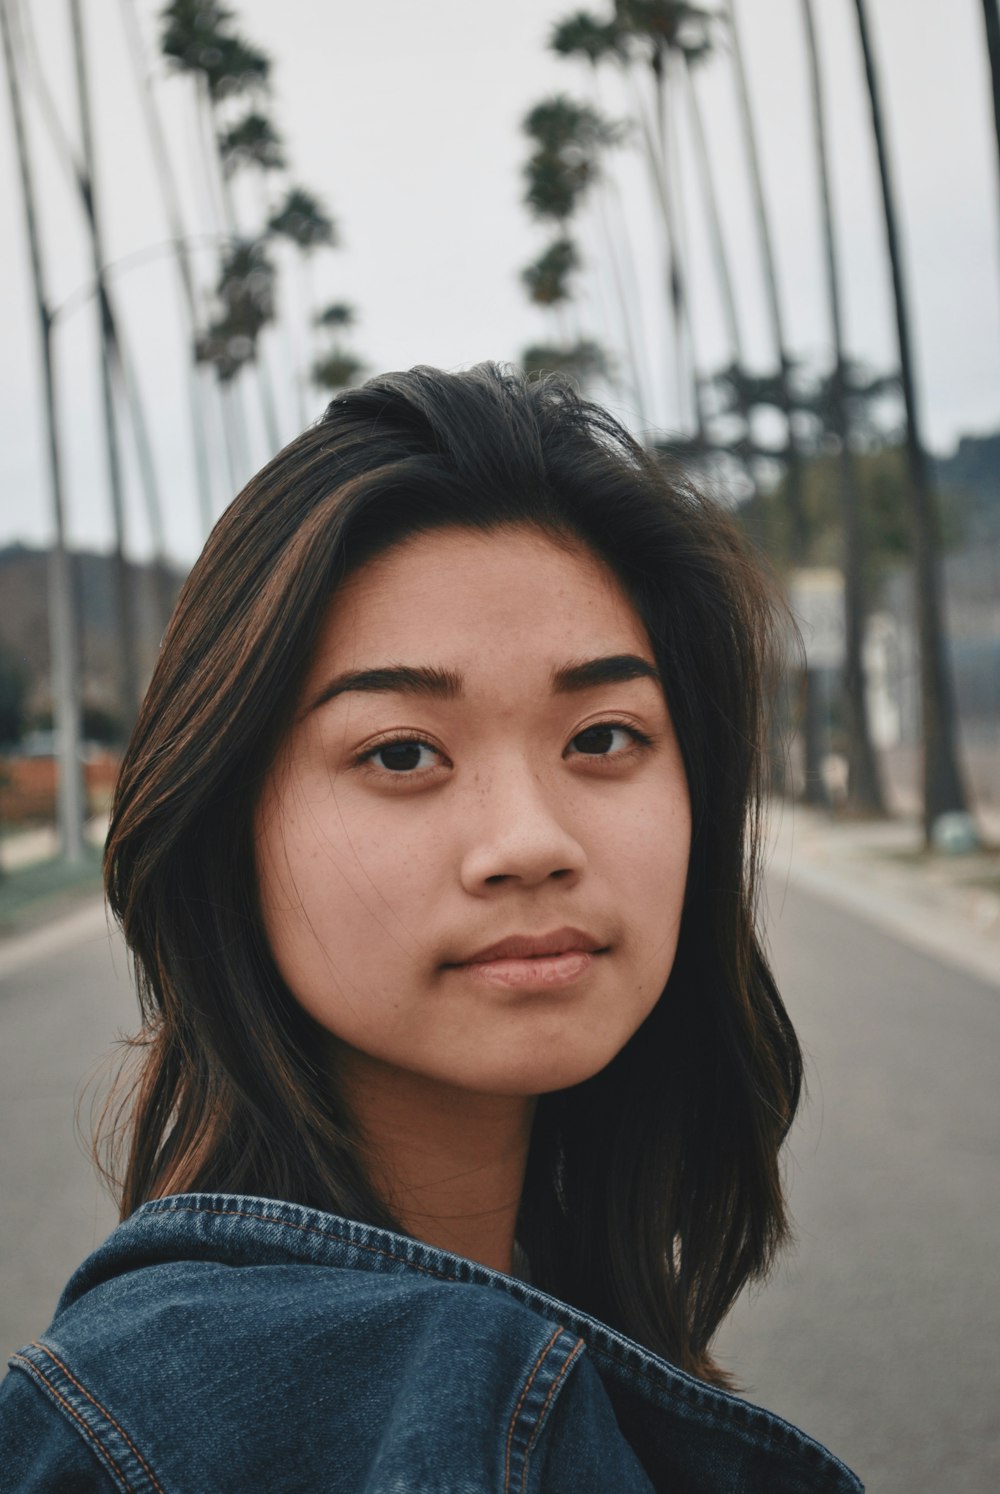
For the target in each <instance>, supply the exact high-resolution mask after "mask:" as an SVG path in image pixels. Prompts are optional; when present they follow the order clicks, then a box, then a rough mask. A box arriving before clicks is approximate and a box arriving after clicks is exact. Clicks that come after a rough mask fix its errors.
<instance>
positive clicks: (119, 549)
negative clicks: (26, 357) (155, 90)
mask: <svg viewBox="0 0 1000 1494" xmlns="http://www.w3.org/2000/svg"><path fill="white" fill-rule="evenodd" d="M69 13H70V25H71V29H72V33H73V54H74V60H75V65H76V81H77V94H78V103H79V108H80V131H81V140H82V146H83V178H82V189H83V195H84V205H85V208H86V217H87V224H88V227H89V229H90V247H91V258H92V263H93V267H94V284H95V285H96V287H97V292H98V304H99V312H100V333H101V338H100V349H101V357H100V368H101V402H102V408H103V412H104V436H105V449H106V453H107V462H108V484H109V490H110V496H111V513H112V521H113V524H114V534H115V549H114V578H115V604H116V609H117V614H118V617H117V624H118V635H119V637H118V644H119V649H120V656H119V669H120V673H119V681H120V683H119V689H120V699H121V713H122V719H123V720H124V721H125V722H126V724H127V726H128V728H129V729H131V726H132V723H133V722H134V721H135V719H136V717H137V716H138V714H139V704H140V687H139V669H138V662H137V658H136V639H137V631H136V624H135V608H134V606H133V597H132V592H131V587H130V583H129V575H128V563H127V561H126V557H125V496H124V487H123V483H122V471H121V454H120V451H119V446H118V429H117V420H116V416H115V404H114V391H113V389H112V383H111V352H110V348H111V343H112V341H113V338H114V329H113V325H112V319H111V312H110V305H109V301H108V295H107V288H106V284H105V276H104V249H103V245H102V241H101V229H100V220H99V217H98V213H97V203H96V200H95V194H94V145H93V135H92V131H91V120H90V92H89V87H88V82H87V61H86V55H85V46H84V36H83V23H82V18H81V14H80V0H69Z"/></svg>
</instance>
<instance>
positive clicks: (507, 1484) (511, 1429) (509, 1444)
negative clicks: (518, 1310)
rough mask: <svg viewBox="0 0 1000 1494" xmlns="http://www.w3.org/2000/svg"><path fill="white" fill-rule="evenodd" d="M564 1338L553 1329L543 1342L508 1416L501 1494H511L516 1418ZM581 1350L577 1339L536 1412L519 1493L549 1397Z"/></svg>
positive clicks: (560, 1331) (523, 1455)
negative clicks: (543, 1368)
mask: <svg viewBox="0 0 1000 1494" xmlns="http://www.w3.org/2000/svg"><path fill="white" fill-rule="evenodd" d="M565 1334H566V1330H565V1329H564V1328H556V1330H555V1331H554V1333H553V1334H552V1335H551V1337H550V1338H549V1339H548V1341H547V1342H546V1344H545V1345H544V1347H543V1348H542V1349H541V1351H540V1352H539V1354H538V1357H537V1359H536V1360H535V1362H534V1364H533V1365H532V1367H531V1372H530V1373H529V1375H528V1378H527V1380H526V1381H525V1382H524V1386H523V1387H522V1390H521V1394H520V1395H519V1397H518V1400H517V1405H516V1406H515V1407H514V1410H513V1412H512V1414H511V1418H510V1423H509V1425H508V1427H507V1439H506V1442H505V1445H504V1480H503V1487H504V1494H510V1490H511V1487H512V1485H511V1454H512V1449H513V1445H514V1433H515V1430H516V1428H517V1422H518V1418H519V1417H520V1415H521V1411H522V1408H523V1406H524V1403H525V1401H526V1400H527V1398H528V1396H529V1394H530V1393H531V1387H532V1385H534V1383H535V1380H536V1378H537V1376H538V1373H539V1371H540V1369H541V1368H542V1365H543V1364H544V1363H545V1361H546V1359H547V1358H548V1357H549V1355H550V1354H551V1352H552V1350H553V1349H554V1348H555V1347H556V1345H557V1343H558V1341H559V1339H560V1338H562V1337H563V1336H564V1335H565ZM567 1336H568V1335H567ZM583 1347H584V1342H583V1339H582V1338H581V1339H577V1341H576V1343H575V1344H574V1345H573V1348H572V1351H571V1352H570V1354H569V1355H568V1357H567V1360H566V1362H565V1363H564V1364H563V1365H561V1366H560V1369H559V1373H558V1374H557V1375H556V1377H555V1380H554V1382H553V1384H552V1385H550V1386H549V1390H548V1394H547V1395H546V1397H545V1402H544V1404H543V1405H542V1408H541V1410H540V1411H539V1412H538V1415H537V1416H536V1417H535V1425H534V1428H533V1429H532V1432H531V1436H530V1437H529V1439H528V1442H527V1445H526V1447H525V1449H524V1452H523V1454H522V1468H521V1478H520V1481H519V1483H520V1488H521V1490H523V1489H524V1487H525V1481H526V1479H527V1476H528V1458H529V1456H530V1453H531V1449H532V1445H533V1444H534V1441H535V1439H536V1437H537V1436H538V1432H539V1430H540V1428H541V1426H542V1423H543V1422H544V1420H545V1416H546V1412H547V1411H548V1407H549V1404H550V1402H551V1400H552V1397H553V1395H554V1394H555V1391H556V1388H557V1386H558V1385H559V1383H560V1381H561V1380H562V1378H563V1375H564V1374H565V1372H566V1370H567V1368H568V1367H569V1364H570V1363H571V1362H572V1361H573V1360H574V1359H575V1358H576V1356H577V1354H578V1353H579V1352H580V1350H581V1349H582V1348H583Z"/></svg>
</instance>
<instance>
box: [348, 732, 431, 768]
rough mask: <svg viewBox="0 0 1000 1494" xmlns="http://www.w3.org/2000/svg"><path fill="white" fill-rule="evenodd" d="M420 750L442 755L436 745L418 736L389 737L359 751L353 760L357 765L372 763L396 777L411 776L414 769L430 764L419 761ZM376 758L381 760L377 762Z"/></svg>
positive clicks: (426, 766)
mask: <svg viewBox="0 0 1000 1494" xmlns="http://www.w3.org/2000/svg"><path fill="white" fill-rule="evenodd" d="M421 752H430V753H436V754H437V756H438V757H440V756H441V755H442V754H441V753H440V752H438V749H437V748H436V747H432V746H431V744H430V743H429V742H423V741H421V740H420V738H419V737H391V738H390V739H389V740H388V741H387V742H376V743H375V746H374V747H369V748H367V749H366V750H365V751H364V752H361V753H359V754H358V756H357V757H356V758H355V759H354V761H355V765H356V766H358V767H361V766H363V765H364V764H365V763H373V764H374V766H375V767H376V768H377V769H379V770H381V771H382V772H383V773H393V774H395V775H396V776H397V777H404V776H408V775H409V776H412V775H413V774H414V771H415V770H416V771H418V772H422V771H424V770H425V769H426V768H428V767H429V766H431V764H429V763H421V762H420V754H421ZM378 758H382V759H383V761H382V762H378V761H377V759H378Z"/></svg>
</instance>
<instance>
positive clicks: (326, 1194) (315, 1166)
mask: <svg viewBox="0 0 1000 1494" xmlns="http://www.w3.org/2000/svg"><path fill="white" fill-rule="evenodd" d="M456 524H457V525H465V526H470V527H474V528H476V529H482V530H486V531H489V530H496V529H498V528H501V527H506V526H509V525H512V524H522V525H523V524H532V525H536V526H539V527H540V528H542V529H543V530H545V531H547V532H549V533H551V534H553V535H554V536H567V535H569V536H574V537H579V538H580V539H582V540H583V541H584V542H585V543H586V544H587V545H589V546H590V548H591V549H592V551H593V552H594V553H595V554H597V555H598V556H599V557H601V558H603V559H604V560H606V561H607V562H608V564H609V565H610V566H611V567H612V569H613V570H614V572H615V573H616V575H617V577H618V579H619V580H620V582H621V585H622V587H623V588H624V590H625V592H626V594H627V595H628V596H629V597H630V598H631V600H632V602H633V604H634V606H635V607H636V609H637V611H638V613H639V615H640V617H641V618H642V619H643V621H644V623H645V625H646V628H647V630H648V632H649V637H650V641H651V644H652V647H653V649H654V652H655V657H656V660H657V664H658V666H659V668H660V671H661V673H662V676H663V678H664V680H665V681H666V694H667V702H668V705H669V709H670V712H671V715H672V718H673V722H674V727H675V729H676V733H677V737H678V740H679V742H680V746H681V752H682V755H683V759H684V764H685V769H686V773H687V779H688V787H689V791H690V797H691V807H692V821H693V834H692V849H691V859H690V867H689V873H688V881H687V888H686V894H685V903H684V912H683V918H682V924H681V931H680V939H679V944H678V949H677V956H676V960H675V963H674V967H673V970H672V972H671V975H670V978H669V980H668V982H667V985H666V988H665V990H664V993H663V995H662V997H661V999H660V1000H659V1002H658V1003H657V1005H656V1007H655V1008H654V1010H653V1011H652V1013H651V1014H650V1016H649V1017H648V1018H647V1019H646V1021H645V1022H644V1024H643V1025H642V1027H641V1028H640V1030H639V1031H638V1032H637V1033H636V1034H635V1036H634V1037H633V1038H632V1039H631V1040H630V1042H629V1043H628V1044H627V1045H626V1046H625V1048H624V1049H623V1050H622V1052H620V1053H619V1054H618V1055H617V1057H616V1058H615V1059H614V1060H613V1061H612V1062H611V1063H610V1064H609V1065H608V1066H607V1067H606V1068H605V1069H604V1070H603V1071H602V1072H601V1073H599V1074H597V1075H595V1076H594V1077H593V1078H591V1079H589V1080H587V1081H586V1082H585V1083H583V1084H579V1085H576V1086H574V1087H573V1088H571V1089H568V1090H564V1091H561V1092H558V1093H554V1094H550V1095H545V1096H542V1098H541V1099H540V1101H539V1104H538V1109H537V1115H536V1120H535V1126H534V1131H533V1136H532V1144H531V1150H530V1155H529V1160H528V1169H527V1175H526V1179H525V1187H524V1193H523V1198H522V1208H521V1217H520V1220H519V1227H518V1238H519V1240H520V1243H521V1244H522V1246H523V1247H524V1248H525V1250H526V1252H527V1255H528V1258H529V1260H530V1262H531V1267H532V1277H533V1280H534V1281H535V1283H536V1284H537V1285H538V1286H539V1287H540V1288H541V1289H542V1290H544V1291H548V1292H551V1293H552V1294H553V1295H555V1296H558V1297H560V1298H562V1299H563V1300H564V1301H567V1302H570V1303H572V1304H573V1305H575V1306H576V1307H578V1308H580V1309H582V1310H583V1311H586V1312H590V1313H593V1314H594V1315H595V1316H597V1317H599V1318H602V1319H603V1320H604V1321H605V1322H607V1323H609V1324H611V1325H612V1326H614V1327H617V1328H619V1329H620V1330H621V1331H623V1332H625V1333H627V1334H628V1335H630V1336H631V1337H633V1338H634V1339H636V1340H638V1341H639V1342H640V1343H642V1344H645V1345H646V1346H648V1347H649V1348H650V1349H652V1350H654V1351H655V1352H657V1353H660V1354H662V1355H664V1356H666V1357H668V1358H670V1359H671V1360H673V1361H674V1362H675V1363H677V1364H679V1365H681V1366H682V1367H683V1368H685V1369H687V1370H689V1371H691V1372H693V1373H695V1374H697V1375H700V1376H702V1377H704V1378H706V1379H710V1380H713V1381H715V1382H717V1383H723V1382H724V1380H725V1377H724V1375H723V1374H722V1372H721V1371H720V1370H719V1369H718V1368H717V1366H716V1365H715V1364H714V1363H713V1361H712V1359H711V1357H710V1354H709V1345H710V1342H711V1338H712V1335H713V1333H714V1332H715V1330H716V1328H717V1327H718V1325H719V1323H720V1322H721V1320H722V1318H723V1317H724V1315H725V1313H726V1312H727V1310H728V1309H729V1307H730V1306H731V1305H732V1303H733V1301H734V1300H735V1298H736V1296H737V1294H738V1293H739V1292H740V1290H741V1289H742V1288H743V1286H744V1285H745V1284H746V1283H747V1282H748V1280H750V1279H752V1278H754V1277H759V1276H761V1275H762V1274H763V1273H764V1272H765V1271H766V1269H767V1267H768V1266H769V1264H770V1262H771V1260H772V1257H773V1254H774V1251H775V1249H776V1247H777V1246H778V1245H779V1244H780V1243H781V1242H782V1241H783V1240H784V1238H785V1236H786V1234H787V1221H786V1215H785V1207H784V1199H783V1193H782V1187H781V1178H780V1172H779V1167H778V1151H779V1147H780V1145H781V1142H782V1140H783V1138H784V1136H785V1134H786V1132H787V1130H788V1127H789V1125H790V1124H791V1120H792V1117H793V1115H794V1113H795V1108H796V1105H797V1103H798V1097H799V1089H800V1083H801V1059H800V1054H799V1048H798V1044H797V1042H796V1039H795V1035H794V1032H793V1030H792V1027H791V1024H790V1022H789V1020H788V1017H787V1014H786V1012H785V1009H784V1007H783V1005H782V1003H781V1000H780V997H779V995H778V992H777V990H776V988H775V984H774V980H773V978H772V976H771V973H770V970H769V968H768V965H767V961H766V959H765V957H764V954H763V952H762V950H761V946H760V943H759V939H758V935H757V931H756V927H755V888H756V875H757V856H758V813H759V804H760V793H761V788H762V773H763V767H764V756H765V750H766V749H765V742H764V735H763V733H764V723H763V710H762V700H763V695H764V688H763V679H764V673H765V670H766V668H767V666H768V660H769V658H770V657H771V652H770V650H771V642H772V637H773V634H774V623H775V618H776V613H775V609H774V603H773V602H772V599H771V594H770V591H769V589H768V586H767V584H766V582H765V581H764V579H763V577H762V574H761V572H760V569H759V567H758V565H757V563H756V562H755V561H754V560H753V559H752V557H751V556H750V554H749V552H748V550H747V548H746V546H745V545H744V543H743V542H742V540H741V538H740V537H739V535H738V533H737V531H736V529H735V527H734V525H733V524H732V523H731V521H730V520H729V519H727V517H726V516H725V515H724V514H723V513H722V512H721V511H720V510H719V509H718V508H717V507H715V506H714V505H713V504H711V503H710V502H708V501H707V500H706V499H704V498H703V497H701V496H699V495H698V494H697V493H696V492H694V491H693V490H692V489H691V488H690V487H689V486H688V485H687V484H686V483H685V482H684V481H683V480H681V479H680V478H678V477H677V476H676V475H673V476H668V475H667V474H666V473H665V471H664V469H663V467H662V466H661V465H660V463H659V462H658V461H657V459H656V458H655V457H654V456H652V455H651V454H650V453H648V452H647V451H645V450H644V449H643V448H642V447H640V446H639V445H638V444H637V443H636V442H635V441H633V440H632V438H631V437H630V436H629V435H628V434H627V432H626V431H624V430H623V429H622V428H621V427H620V426H619V425H618V424H617V423H616V422H615V421H614V420H613V419H612V418H611V417H610V416H609V415H608V414H607V413H606V412H605V411H603V410H601V409H600V408H598V407H597V406H595V405H592V404H589V403H587V402H585V401H583V400H582V399H581V398H580V397H579V396H578V395H577V394H576V393H574V392H573V390H572V389H571V388H570V387H569V386H568V385H566V384H565V383H563V382H561V381H559V380H556V379H546V380H542V381H539V382H530V381H527V380H526V379H524V378H523V377H522V376H520V375H519V374H516V373H514V372H511V371H509V370H505V369H503V368H500V367H498V366H496V365H494V364H482V365H480V366H479V367H477V368H474V369H472V370H470V371H469V372H466V373H457V374H452V373H442V372H440V371H438V370H436V369H432V368H415V369H411V370H410V371H409V372H408V373H397V374H388V375H386V376H384V377H381V378H377V379H373V380H371V381H370V382H369V383H367V384H365V385H364V386H363V388H360V389H355V390H350V391H348V392H346V393H344V394H341V395H339V396H338V397H337V398H336V399H335V400H334V401H333V402H332V403H331V405H330V406H329V408H328V409H327V411H326V414H325V415H324V416H323V418H322V419H321V420H320V421H319V422H318V423H317V424H315V425H313V426H311V427H310V428H309V429H308V430H307V431H305V432H304V433H303V434H302V435H301V436H300V437H299V438H298V439H297V440H295V441H293V442H292V443H291V444H290V445H289V446H287V447H286V448H285V449H284V450H283V451H282V452H280V453H279V454H278V456H276V457H275V458H274V460H273V461H272V462H270V463H269V464H268V465H267V466H266V467H265V468H264V469H263V471H262V472H260V473H259V474H258V475H257V476H256V477H255V478H254V479H253V480H252V481H251V482H250V483H249V484H248V486H247V487H246V488H245V489H244V491H243V492H242V493H241V494H240V495H239V497H238V498H236V500H235V501H234V502H233V503H232V504H231V506H230V507H229V508H228V509H227V510H226V512H225V513H224V514H223V516H222V517H221V519H220V520H219V522H218V523H217V524H216V526H215V528H214V530H213V531H212V534H211V536H210V538H209V540H208V543H207V544H206V546H205V549H204V551H203V553H202V555H201V557H200V559H199V560H198V562H197V564H196V565H195V567H194V569H193V570H192V572H191V574H190V576H189V577H188V580H187V582H186V584H185V586H184V589H183V591H182V593H181V596H180V599H179V601H178V603H177V607H176V610H175V612H174V615H173V618H172V620H171V623H170V626H169V628H168V630H167V633H166V636H165V638H164V641H163V646H162V649H161V653H160V658H159V661H158V663H157V666H156V670H155V672H154V674H153V678H152V682H151V684H150V686H149V690H148V693H147V695H146V699H145V702H144V704H143V708H142V712H141V715H140V717H139V721H138V723H137V725H136V728H135V731H134V733H133V735H132V739H131V741H130V743H129V745H128V749H127V751H126V754H125V760H124V763H123V765H122V770H121V775H120V778H119V781H118V786H117V790H116V793H115V799H114V805H113V811H112V818H111V828H110V833H109V836H108V843H107V852H106V862H105V870H106V884H107V892H108V897H109V900H110V903H111V907H112V909H113V911H114V913H115V915H116V916H117V917H118V919H119V920H120V921H121V924H122V927H123V929H124V932H125V937H126V939H127V941H128V944H129V946H130V949H131V951H132V955H133V958H134V962H135V969H136V974H137V981H138V987H139V997H140V1004H141V1009H142V1017H143V1028H142V1031H141V1033H140V1034H139V1036H138V1037H137V1038H135V1039H134V1040H133V1041H132V1044H131V1049H132V1053H133V1056H134V1058H135V1059H136V1063H137V1066H136V1068H135V1071H134V1073H133V1079H132V1084H131V1087H130V1088H129V1089H127V1090H125V1091H123V1090H122V1089H119V1091H118V1094H117V1101H116V1102H115V1103H117V1105H118V1108H117V1109H115V1108H113V1107H112V1108H111V1109H109V1111H108V1112H107V1114H106V1116H105V1126H106V1127H107V1130H106V1133H105V1140H106V1141H107V1142H108V1144H109V1148H110V1162H109V1164H108V1165H109V1167H110V1169H111V1171H112V1175H116V1174H115V1158H116V1156H118V1157H121V1158H122V1159H123V1166H122V1168H121V1169H120V1171H119V1173H118V1174H117V1176H118V1177H119V1198H120V1205H121V1210H122V1214H123V1216H124V1215H127V1214H128V1213H130V1212H131V1211H132V1210H133V1209H134V1208H136V1207H138V1205H139V1204H141V1203H142V1202H143V1201H144V1200H146V1199H149V1198H155V1197H159V1196H162V1195H164V1194H168V1193H177V1192H189V1191H195V1190H212V1191H223V1192H230V1193H253V1194H258V1195H263V1196H266V1197H275V1198H285V1199H289V1200H292V1201H296V1202H299V1203H302V1204H306V1205H309V1206H313V1207H317V1208H321V1209H326V1210H330V1211H333V1212H336V1213H340V1214H344V1215H347V1216H349V1217H351V1218H354V1219H358V1220H362V1221H367V1222H369V1223H372V1224H377V1225H382V1226H385V1227H388V1228H396V1229H398V1228H399V1225H398V1222H397V1221H396V1220H395V1219H394V1218H393V1217H392V1215H391V1213H390V1211H389V1209H388V1207H387V1205H386V1203H385V1202H384V1201H383V1200H382V1199H380V1198H379V1197H378V1196H377V1194H376V1192H375V1190H374V1188H373V1187H372V1185H371V1183H370V1181H369V1179H368V1177H367V1176H366V1173H365V1168H364V1166H363V1163H362V1160H361V1153H360V1148H359V1144H358V1137H357V1134H356V1132H355V1129H354V1126H353V1123H352V1119H351V1116H350V1114H349V1113H348V1111H347V1109H346V1107H345V1105H344V1102H343V1098H342V1097H341V1096H340V1095H338V1093H337V1092H336V1088H335V1085H334V1084H333V1083H332V1082H331V1080H330V1077H329V1074H328V1072H327V1070H326V1068H325V1066H324V1065H323V1063H322V1061H321V1055H322V1053H323V1041H322V1037H323V1035H322V1034H321V1032H320V1029H319V1028H318V1027H317V1026H316V1024H315V1023H314V1022H313V1021H312V1019H311V1018H310V1017H308V1016H307V1014H306V1013H305V1012H304V1011H303V1009H302V1007H301V1006H300V1005H299V1004H298V1002H297V1001H296V1000H295V999H294V998H293V996H292V995H291V993H290V992H289V991H288V989H287V988H286V987H285V985H284V984H283V982H282V980H281V977H280V976H279V974H278V972H277V969H276V967H275V965H274V962H273V960H272V958H271V955H270V952H269V949H268V946H267V942H266V939H265V936H264V932H263V928H262V922H261V917H260V913H259V908H258V899H257V887H256V879H255V872H254V847H253V838H252V820H253V813H254V807H255V804H256V801H257V798H258V796H259V792H260V789H261V786H262V783H263V780H264V778H265V775H266V773H267V771H268V768H269V766H270V764H271V762H272V761H273V758H274V754H275V752H276V750H277V747H278V744H279V743H280V741H281V739H282V736H283V734H284V732H285V730H286V728H287V725H288V723H289V722H290V721H291V720H292V717H293V712H294V709H295V706H296V701H297V697H298V694H299V691H300V689H301V685H302V681H303V677H304V674H305V671H306V669H307V667H308V664H309V662H310V656H311V653H312V650H313V646H314V642H315V639H316V636H317V633H318V630H319V627H320V624H321V622H322V620H323V618H324V615H325V613H326V611H327V609H328V606H329V603H330V600H331V597H332V595H333V593H334V591H335V590H336V588H337V586H338V584H339V583H340V582H341V581H342V580H343V579H344V577H345V576H346V575H348V574H350V573H351V572H352V571H353V570H354V569H356V568H357V567H358V566H360V565H362V564H363V563H364V562H365V560H366V559H368V558H370V557H371V556H373V555H375V554H377V553H379V552H380V551H382V550H385V549H386V548H387V547H389V546H391V545H393V544H396V543H398V542H399V541H400V540H402V539H403V538H405V537H406V536H407V535H410V534H414V533H416V532H419V531H424V530H428V529H432V528H434V527H436V526H441V525H456ZM123 1095H124V1098H123ZM114 1101H115V1097H113V1102H114ZM116 1148H117V1150H116Z"/></svg>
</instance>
